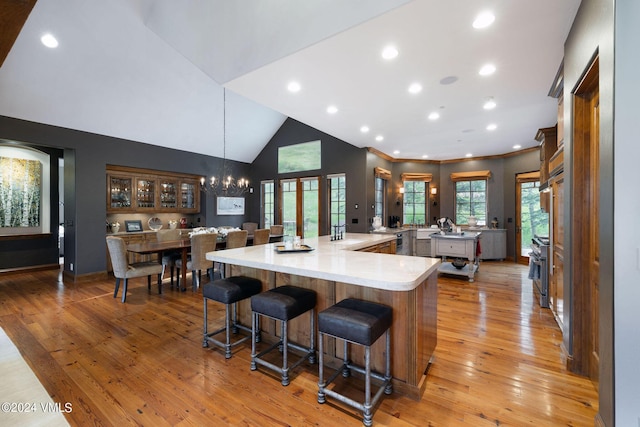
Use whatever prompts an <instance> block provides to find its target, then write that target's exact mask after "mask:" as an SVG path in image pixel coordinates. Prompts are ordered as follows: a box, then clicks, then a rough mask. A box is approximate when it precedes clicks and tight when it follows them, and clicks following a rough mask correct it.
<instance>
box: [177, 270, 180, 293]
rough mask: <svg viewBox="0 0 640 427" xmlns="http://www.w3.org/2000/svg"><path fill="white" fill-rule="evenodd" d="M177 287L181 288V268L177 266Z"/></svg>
mask: <svg viewBox="0 0 640 427" xmlns="http://www.w3.org/2000/svg"><path fill="white" fill-rule="evenodd" d="M176 288H178V290H180V268H178V267H176Z"/></svg>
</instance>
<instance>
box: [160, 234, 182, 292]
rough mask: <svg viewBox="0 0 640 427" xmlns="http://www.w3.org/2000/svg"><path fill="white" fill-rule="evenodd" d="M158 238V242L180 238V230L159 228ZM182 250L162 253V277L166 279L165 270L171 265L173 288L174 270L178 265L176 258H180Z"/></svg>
mask: <svg viewBox="0 0 640 427" xmlns="http://www.w3.org/2000/svg"><path fill="white" fill-rule="evenodd" d="M156 239H157V240H158V242H169V241H172V240H180V230H179V229H177V228H174V229H173V230H171V229H169V230H158V231H157V232H156ZM180 257H181V254H180V251H166V252H163V253H162V279H164V272H165V270H166V268H167V267H169V269H170V272H171V287H172V288H173V270H174V268H175V266H176V260H178V259H180Z"/></svg>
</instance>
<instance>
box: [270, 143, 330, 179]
mask: <svg viewBox="0 0 640 427" xmlns="http://www.w3.org/2000/svg"><path fill="white" fill-rule="evenodd" d="M321 167H322V155H321V144H320V141H311V142H303V143H300V144H294V145H289V146H286V147H280V148H278V173H288V172H300V171H308V170H316V169H320V168H321Z"/></svg>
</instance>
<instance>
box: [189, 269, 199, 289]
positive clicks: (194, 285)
mask: <svg viewBox="0 0 640 427" xmlns="http://www.w3.org/2000/svg"><path fill="white" fill-rule="evenodd" d="M198 286H200V270H198V271H196V270H191V290H192V291H193V292H195V291H196V289H198Z"/></svg>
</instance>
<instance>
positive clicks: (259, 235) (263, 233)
mask: <svg viewBox="0 0 640 427" xmlns="http://www.w3.org/2000/svg"><path fill="white" fill-rule="evenodd" d="M270 235H271V230H269V229H268V228H259V229H257V230H256V231H254V232H253V246H257V245H264V244H266V243H269V236H270Z"/></svg>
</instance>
